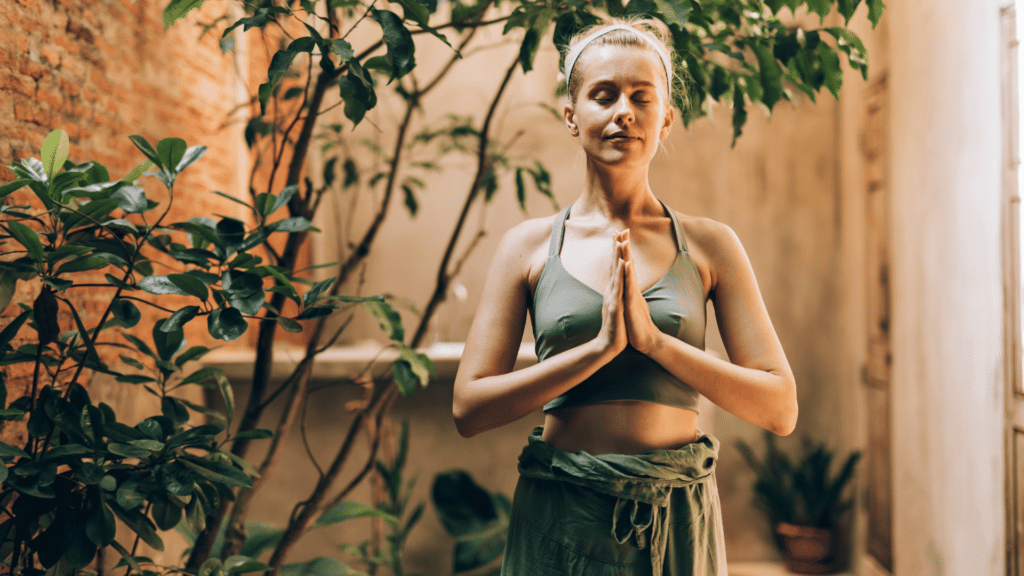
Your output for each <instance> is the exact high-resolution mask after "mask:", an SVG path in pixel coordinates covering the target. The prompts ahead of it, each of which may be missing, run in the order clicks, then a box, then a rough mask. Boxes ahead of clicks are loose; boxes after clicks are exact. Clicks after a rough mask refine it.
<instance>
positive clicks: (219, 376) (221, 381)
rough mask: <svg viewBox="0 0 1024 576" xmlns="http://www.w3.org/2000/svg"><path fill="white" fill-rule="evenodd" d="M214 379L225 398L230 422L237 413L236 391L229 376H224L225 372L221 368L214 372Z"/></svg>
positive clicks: (225, 406)
mask: <svg viewBox="0 0 1024 576" xmlns="http://www.w3.org/2000/svg"><path fill="white" fill-rule="evenodd" d="M214 379H215V380H216V382H217V388H218V389H219V390H220V395H221V398H222V399H223V400H224V412H225V413H226V414H227V417H228V423H230V422H231V419H232V418H233V417H234V415H235V393H234V390H232V388H231V382H229V381H228V379H227V377H226V376H224V372H222V371H221V370H220V369H218V370H217V372H216V373H215V374H214Z"/></svg>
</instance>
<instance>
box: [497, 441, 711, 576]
mask: <svg viewBox="0 0 1024 576" xmlns="http://www.w3.org/2000/svg"><path fill="white" fill-rule="evenodd" d="M542 430H543V428H541V427H538V428H536V429H534V431H533V433H532V434H531V435H530V441H529V444H528V445H527V446H526V448H524V449H523V453H522V454H521V455H520V456H519V472H520V477H519V484H518V485H517V486H516V492H515V497H514V498H513V501H512V517H511V519H510V525H509V532H508V540H507V543H506V546H505V558H504V561H503V563H502V567H501V574H502V576H554V575H556V574H557V575H563V574H570V575H578V576H613V575H614V576H634V575H644V576H649V575H653V576H726V565H725V539H724V536H723V534H722V513H721V505H720V503H719V499H718V488H717V486H716V484H715V461H716V459H717V457H718V440H716V439H715V438H713V437H711V436H708V435H706V434H705V435H702V436H700V438H698V439H697V441H696V442H694V443H692V444H688V445H686V446H683V447H682V448H680V449H678V450H654V451H651V452H646V453H644V454H638V455H636V456H627V455H622V454H602V455H599V456H592V455H590V454H588V453H586V452H564V451H562V450H556V449H554V448H552V447H551V445H549V444H548V443H546V442H544V441H543V440H541V432H542Z"/></svg>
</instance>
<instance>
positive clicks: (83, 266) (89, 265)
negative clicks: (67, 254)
mask: <svg viewBox="0 0 1024 576" xmlns="http://www.w3.org/2000/svg"><path fill="white" fill-rule="evenodd" d="M109 265H110V262H109V261H107V259H106V258H103V257H101V256H82V257H81V258H76V259H74V260H71V261H69V262H65V263H63V264H61V265H60V266H59V267H57V271H56V272H55V274H58V275H60V274H64V273H66V272H85V271H87V270H99V269H100V268H106V267H107V266H109Z"/></svg>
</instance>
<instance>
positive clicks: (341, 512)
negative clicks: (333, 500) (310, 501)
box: [315, 501, 398, 526]
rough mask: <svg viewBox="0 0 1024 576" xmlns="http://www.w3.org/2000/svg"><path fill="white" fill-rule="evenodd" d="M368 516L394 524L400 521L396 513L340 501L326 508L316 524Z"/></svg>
mask: <svg viewBox="0 0 1024 576" xmlns="http://www.w3.org/2000/svg"><path fill="white" fill-rule="evenodd" d="M368 517H374V518H381V519H383V520H385V521H387V522H390V523H392V524H396V523H397V522H398V518H395V516H394V515H392V514H388V513H387V512H384V511H383V510H378V509H377V508H371V507H369V506H367V505H365V504H361V503H359V502H347V501H346V502H339V503H337V504H335V505H334V506H331V507H330V508H328V509H327V510H324V512H323V514H321V515H320V517H319V518H317V519H316V523H315V526H333V525H335V524H340V523H342V522H345V521H346V520H353V519H355V518H368Z"/></svg>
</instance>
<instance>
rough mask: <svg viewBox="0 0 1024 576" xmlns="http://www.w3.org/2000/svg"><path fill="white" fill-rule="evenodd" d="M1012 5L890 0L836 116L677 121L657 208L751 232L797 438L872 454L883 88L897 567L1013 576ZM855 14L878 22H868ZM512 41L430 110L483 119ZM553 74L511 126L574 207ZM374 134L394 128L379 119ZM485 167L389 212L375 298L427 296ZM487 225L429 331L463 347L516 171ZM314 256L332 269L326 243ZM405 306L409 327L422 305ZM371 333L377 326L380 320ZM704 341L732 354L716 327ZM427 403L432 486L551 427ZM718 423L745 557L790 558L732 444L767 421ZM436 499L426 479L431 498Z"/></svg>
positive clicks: (530, 93) (444, 179) (813, 108)
mask: <svg viewBox="0 0 1024 576" xmlns="http://www.w3.org/2000/svg"><path fill="white" fill-rule="evenodd" d="M998 8H999V2H996V1H993V0H987V1H983V2H982V1H978V2H962V3H958V4H957V5H956V6H950V5H948V3H935V2H929V1H927V0H917V1H912V2H904V3H896V4H894V5H893V6H890V7H889V8H888V9H887V13H886V16H885V19H884V20H883V25H882V26H881V27H880V28H879V29H878V30H875V31H871V30H870V28H869V27H868V26H867V25H859V28H858V32H859V33H860V34H861V36H862V38H864V39H865V41H866V42H867V44H868V48H869V53H870V54H871V58H872V69H871V70H872V77H871V79H870V82H864V81H863V80H861V79H860V78H859V77H857V76H855V75H853V74H847V76H846V77H845V79H844V88H843V97H842V100H841V102H840V103H839V104H838V105H837V104H836V103H835V101H834V100H833V99H832V98H831V96H830V95H828V94H823V95H821V97H819V100H818V104H817V105H812V104H810V103H809V102H807V101H806V99H804V98H803V97H800V98H798V99H797V101H796V102H795V104H794V105H793V106H789V105H786V104H782V105H780V106H779V108H778V109H777V110H776V112H775V114H774V116H773V117H772V118H771V120H767V119H765V118H764V117H763V116H762V115H760V114H758V113H757V111H756V110H751V121H750V125H749V126H748V128H747V131H746V132H747V133H746V134H745V135H744V137H743V138H741V140H740V142H739V144H738V145H737V147H736V148H735V149H733V150H730V148H729V118H728V110H726V109H723V108H716V110H715V111H714V116H715V118H714V121H713V122H712V121H708V120H701V121H700V122H698V123H696V124H695V125H694V126H693V127H691V129H690V130H689V131H686V130H683V129H682V126H681V125H679V126H677V127H676V129H675V130H674V131H673V134H672V136H671V137H670V139H669V141H668V142H667V143H666V149H667V151H666V152H665V153H664V154H663V155H659V156H658V158H657V159H656V160H655V163H654V165H653V167H652V175H651V182H652V187H653V188H654V190H655V193H656V194H658V195H659V197H661V198H662V199H664V200H665V201H666V202H667V203H669V204H670V205H671V206H673V207H674V208H675V209H677V210H679V211H682V212H685V213H688V214H696V215H702V216H708V217H711V218H713V219H716V220H720V221H723V222H725V223H727V224H729V225H730V226H732V227H733V228H734V229H735V230H736V232H737V234H738V235H739V237H740V239H741V240H742V241H743V242H744V245H745V246H746V248H747V251H748V254H749V256H750V259H751V262H752V264H753V266H754V270H755V272H756V274H757V277H758V281H759V285H760V288H761V291H762V294H763V296H764V298H765V301H766V305H767V307H768V310H769V312H770V314H771V317H772V320H773V322H774V324H775V327H776V330H777V331H778V333H779V336H780V339H781V340H782V343H783V346H784V348H785V349H786V352H787V355H788V356H789V360H790V363H791V365H792V366H793V369H794V372H795V374H796V376H797V381H798V385H799V390H800V403H801V418H800V424H799V427H798V429H797V434H796V436H798V437H799V436H800V435H802V434H803V433H804V432H807V433H810V434H811V435H813V436H814V437H816V438H820V439H824V440H828V441H829V442H830V443H832V444H833V445H834V446H837V447H838V448H839V449H840V450H841V451H843V452H845V451H847V450H849V449H853V448H864V447H865V445H866V426H865V422H866V420H867V419H868V418H870V417H872V415H871V414H867V413H866V409H865V407H864V405H865V401H866V399H865V391H864V388H863V383H862V376H861V373H862V370H863V366H864V363H865V360H866V345H865V341H866V323H867V320H866V317H865V314H866V303H865V295H866V289H867V278H866V270H865V266H866V261H865V254H864V250H865V246H866V244H867V236H866V234H867V233H868V232H867V231H866V229H865V222H866V214H865V201H866V198H865V173H864V169H865V166H864V154H863V139H864V137H865V132H864V130H865V126H864V108H865V103H864V98H865V94H866V91H867V89H868V86H869V85H870V84H871V83H872V82H875V81H877V80H878V79H879V78H881V77H882V76H883V75H885V76H887V77H888V81H889V96H888V98H889V100H888V104H889V106H890V118H891V123H890V125H889V126H888V127H886V128H885V130H886V137H887V138H888V141H889V146H890V150H891V155H890V157H889V158H888V164H889V166H890V169H889V175H888V177H889V180H890V182H891V193H892V198H893V201H892V211H891V219H892V231H891V234H892V242H893V244H892V258H893V310H892V312H893V319H894V325H893V347H894V364H893V382H892V386H893V409H894V428H893V444H894V485H895V493H894V499H895V504H894V505H895V525H894V534H895V536H894V539H895V542H894V548H895V554H894V555H895V564H896V565H895V568H896V569H895V573H896V574H899V575H901V576H902V575H917V574H946V575H958V576H959V575H968V574H971V575H973V574H993V575H995V574H1001V573H1002V567H1003V553H1004V552H1003V546H1004V544H1003V508H1002V507H1003V499H1002V478H1003V476H1002V475H1003V461H1002V459H1003V452H1002V438H1001V429H1002V400H1001V399H1002V392H1001V390H1002V389H1001V386H1002V383H1001V378H1002V375H1001V373H1000V366H1001V361H1002V340H1001V338H1002V332H1001V330H1002V320H1001V314H1002V305H1001V303H1002V301H1001V298H1002V292H1001V272H1000V259H999V258H1000V243H999V225H1000V214H999V189H1000V188H999V186H1000V182H999V174H1000V170H999V158H1000V153H1001V150H1000V147H999V146H1000V144H999V142H1000V117H999V101H998V95H999V68H998V62H999V52H998V44H997V42H998V27H997V18H998ZM862 10H863V8H862ZM857 18H858V19H859V20H863V18H864V15H863V13H858V16H857ZM493 42H498V40H497V39H493ZM513 49H514V48H512V47H509V46H506V47H504V48H502V47H500V46H499V47H496V48H493V49H490V50H487V51H486V52H481V53H477V54H475V55H474V56H472V57H471V58H469V59H468V60H467V62H465V63H464V64H463V65H462V66H464V67H465V68H466V70H464V75H463V76H459V77H458V78H454V79H453V80H452V82H453V88H452V92H450V93H445V94H437V95H434V96H432V97H431V99H430V100H428V102H427V106H426V109H427V110H430V111H431V113H432V114H437V115H440V114H442V113H444V112H448V111H452V112H459V113H467V112H469V111H471V110H470V109H472V110H475V113H476V114H478V115H479V114H481V113H482V111H481V107H482V106H483V103H485V102H486V99H487V98H488V95H489V93H490V91H491V90H493V86H494V85H495V84H496V81H497V79H498V77H499V74H500V73H501V71H502V68H503V67H504V66H505V65H506V62H507V61H508V60H509V57H508V53H509V51H510V50H513ZM424 52H425V51H424ZM420 58H421V60H422V61H427V60H426V57H425V56H420ZM555 77H556V72H555V55H554V53H553V52H552V51H550V50H547V51H544V52H542V54H541V56H540V57H539V59H538V70H537V71H536V72H534V73H533V74H531V75H529V76H527V77H525V78H524V77H522V76H517V78H516V79H515V80H514V81H513V84H512V86H511V87H510V89H509V93H508V94H507V97H506V100H505V101H504V102H503V106H502V113H501V117H502V119H503V126H502V133H504V134H513V133H515V132H516V131H518V130H524V131H525V132H524V135H523V136H522V137H521V139H520V140H519V141H518V146H517V148H516V150H517V151H519V152H520V153H523V154H530V155H536V156H539V157H541V158H543V159H544V161H545V162H546V163H547V165H548V166H549V168H551V169H552V172H553V177H554V182H555V188H556V195H557V196H558V200H559V203H560V204H561V205H563V206H564V205H565V204H566V203H568V202H570V201H571V200H572V199H573V198H574V197H575V196H576V194H577V192H578V189H579V186H580V182H581V179H582V178H581V177H582V171H583V162H582V157H581V156H580V153H579V152H578V151H577V149H576V148H575V147H574V145H573V143H572V142H571V141H570V139H569V138H568V137H567V136H566V135H565V134H564V130H563V128H562V127H561V125H560V124H559V122H558V121H556V120H555V119H553V118H551V117H550V115H549V114H548V113H546V112H544V111H543V110H540V109H539V108H537V107H535V106H533V104H532V103H533V102H535V101H538V100H540V101H543V102H546V103H548V104H549V105H552V106H555V107H560V106H561V102H560V101H558V100H556V99H555V98H554V97H553V96H551V93H552V87H553V85H554V82H555ZM453 94H456V95H458V97H455V96H453ZM442 111H443V112H442ZM378 123H379V125H382V126H383V125H385V124H386V119H385V117H383V116H381V117H378ZM470 166H471V163H470V161H469V160H460V161H458V162H453V163H452V168H454V169H455V170H453V171H451V172H449V173H447V174H445V175H442V176H437V177H434V178H432V179H431V180H429V188H428V191H427V192H425V193H424V194H423V195H422V197H421V200H422V210H423V212H422V213H421V215H420V216H419V217H417V218H415V219H410V218H409V217H408V215H407V214H406V213H405V211H404V208H403V207H402V206H401V205H400V203H396V204H395V205H394V206H393V207H392V213H391V214H390V215H389V218H390V220H389V221H388V223H387V224H386V226H385V230H384V232H383V236H382V238H381V241H380V244H379V246H378V252H376V253H375V256H374V257H373V258H372V259H371V260H372V261H371V262H370V264H369V266H368V268H367V275H366V284H365V286H364V287H363V291H364V293H373V292H379V291H397V289H398V288H399V287H400V288H401V292H399V294H400V295H401V296H404V297H407V298H409V299H410V300H411V301H413V302H415V303H416V305H418V306H422V304H423V303H424V302H425V300H426V297H427V295H428V294H429V290H430V289H431V279H432V278H433V276H434V273H435V266H436V262H437V261H438V260H439V258H440V254H441V250H442V247H443V241H444V239H445V238H446V231H447V230H448V229H449V228H450V225H451V222H452V221H453V218H454V216H453V208H452V206H453V204H454V203H460V202H461V200H462V198H463V197H464V194H465V191H466V187H467V185H468V178H469V175H467V174H466V173H465V172H464V170H466V169H468V168H469V167H470ZM459 168H461V169H462V170H463V171H460V170H458V169H459ZM529 204H530V208H531V215H532V216H540V215H544V214H549V213H550V212H551V210H552V209H551V207H550V206H549V205H548V204H547V203H546V201H545V200H543V199H542V198H540V197H539V196H537V195H535V194H533V195H531V196H530V198H529ZM477 216H479V215H476V216H474V219H473V221H474V222H476V220H475V218H476V217H477ZM481 217H482V218H484V222H485V226H486V229H487V230H488V236H487V237H486V238H485V239H484V241H483V242H481V244H480V246H479V247H478V249H477V252H476V253H475V254H474V255H473V257H471V258H470V259H469V260H468V262H467V264H466V268H465V271H464V273H463V275H462V277H461V279H460V280H461V282H462V283H463V284H464V285H465V286H466V288H467V293H468V298H467V299H466V300H465V301H457V300H453V301H450V302H449V303H447V304H445V305H444V307H442V309H441V311H440V312H439V314H438V321H439V324H438V326H437V327H436V329H435V331H434V338H435V339H440V340H457V339H460V338H462V337H464V335H465V331H466V329H467V328H468V324H469V322H470V321H471V318H472V313H473V310H474V309H475V307H476V303H477V299H478V297H479V296H478V295H479V291H480V285H481V282H482V277H483V273H484V271H485V270H486V266H487V262H488V260H489V257H490V254H492V253H493V251H494V247H495V244H496V242H497V239H498V238H499V237H500V236H501V234H502V233H503V232H504V230H506V229H507V228H508V227H510V226H511V225H514V224H515V223H516V222H519V221H520V220H521V219H522V218H523V216H522V215H521V213H520V212H519V210H518V208H517V207H516V206H515V202H514V197H513V189H512V184H511V180H510V179H506V180H505V181H503V190H502V192H501V193H500V196H499V197H498V198H497V199H496V200H495V201H494V203H493V204H492V205H491V206H490V207H489V208H488V209H487V211H486V214H485V215H483V216H481ZM324 247H326V243H324V244H323V245H321V246H320V247H319V248H324ZM319 248H318V249H319ZM319 256H320V258H321V259H322V260H326V259H329V258H331V255H330V250H322V251H321V253H320V255H319ZM396 274H397V275H398V278H400V279H401V281H400V282H396ZM405 316H406V317H407V318H410V320H407V322H408V323H410V324H411V315H410V314H405ZM710 318H713V316H712V317H709V319H710ZM361 330H362V332H361V335H372V334H373V324H372V322H369V321H367V322H364V323H363V324H362V326H361ZM708 342H709V349H713V350H719V351H721V344H720V341H719V340H718V338H717V333H716V329H715V327H714V325H713V321H711V322H710V325H709V337H708ZM436 384H437V385H440V386H450V382H438V383H436ZM429 398H434V399H433V400H430V399H429ZM429 398H428V396H424V397H423V399H422V401H421V402H418V401H416V400H415V397H414V398H412V399H409V400H407V401H405V402H406V403H407V406H408V407H407V408H404V409H403V408H401V406H400V407H399V410H400V411H401V412H403V413H407V414H409V415H410V416H411V417H413V418H414V422H413V428H414V430H413V431H414V447H415V446H417V443H418V445H419V448H421V449H422V452H421V455H420V456H419V458H423V460H422V461H421V462H420V465H421V466H422V469H423V471H424V475H425V476H426V475H428V471H429V470H440V469H444V468H446V467H449V466H450V465H452V466H454V465H458V466H460V467H465V468H468V469H470V470H471V471H472V472H473V473H474V475H475V476H477V478H478V479H479V480H480V481H481V483H482V484H484V485H485V486H487V487H488V488H491V489H495V490H502V491H505V492H510V491H511V487H512V486H513V485H514V481H515V471H514V458H515V455H516V453H517V451H518V446H519V445H520V444H521V443H522V440H523V435H524V434H525V432H526V431H527V430H528V429H529V428H530V427H531V426H532V425H533V422H534V421H536V419H527V420H530V421H529V422H527V421H525V420H524V421H523V422H520V423H517V424H516V425H513V426H509V427H506V428H505V429H502V430H496V431H492V432H488V433H486V434H483V435H481V436H479V437H477V438H474V439H473V440H471V441H464V440H461V439H459V438H458V437H457V436H456V435H455V433H454V428H453V426H452V425H451V422H450V420H449V415H448V413H447V399H448V398H450V391H447V390H446V391H445V392H444V393H443V394H442V393H440V392H437V391H436V390H435V391H433V392H430V393H429ZM413 407H414V408H413ZM707 412H708V413H706V414H705V415H703V416H702V421H703V422H704V426H705V427H707V428H708V429H710V430H712V431H713V432H714V433H715V434H716V435H717V436H718V437H719V438H720V439H721V440H722V441H723V450H722V458H721V461H720V468H719V478H718V480H719V485H720V487H721V492H722V495H723V509H724V512H725V517H726V534H727V539H728V547H729V548H728V549H729V556H730V559H732V560H742V559H763V558H772V557H775V556H776V552H775V551H774V549H773V547H772V545H771V543H770V540H769V538H770V536H769V534H770V533H769V529H768V527H767V525H766V523H765V522H764V520H763V519H762V517H761V515H760V514H759V512H758V511H757V510H755V509H753V508H752V506H751V505H750V486H751V483H752V475H751V474H750V473H749V472H748V471H747V470H746V469H745V467H744V466H743V464H742V463H741V462H740V460H739V457H738V454H737V452H736V450H735V447H734V442H735V440H736V439H741V438H742V439H747V440H748V441H753V442H759V441H760V433H759V430H758V429H756V428H755V427H754V426H752V425H749V424H747V423H745V422H742V421H740V420H738V419H737V418H734V417H732V416H730V415H728V414H726V413H724V412H723V411H721V410H718V409H715V408H713V407H712V408H711V409H710V410H708V411H707ZM417 430H419V432H417ZM794 444H795V442H794ZM411 465H412V466H413V467H415V466H416V465H417V463H416V462H415V461H414V462H413V463H412V464H411ZM864 472H865V469H864V467H863V464H862V467H861V470H860V478H858V485H857V490H856V492H857V495H858V506H857V507H856V509H855V510H856V514H855V517H854V534H855V544H854V550H855V554H854V555H855V556H857V557H860V556H862V555H863V547H864V544H863V541H864V534H863V532H864V526H863V515H864V508H863V490H864V487H865V486H864V483H863V477H864ZM424 484H425V483H424ZM426 488H427V487H426V486H421V487H420V490H421V492H419V494H421V495H422V497H424V498H425V497H426V494H427V493H426ZM428 516H429V518H428V519H427V520H425V522H426V524H425V526H424V528H423V530H424V532H426V534H421V535H419V536H417V537H415V538H414V540H413V542H412V544H411V546H412V549H411V554H412V556H413V557H416V558H419V559H420V560H417V562H419V561H423V562H425V564H424V566H428V565H436V564H433V562H438V561H439V560H434V561H432V562H431V561H427V560H425V558H427V557H429V556H430V554H429V553H428V552H426V550H430V549H431V548H430V547H431V546H436V544H435V543H434V542H436V541H435V540H432V538H433V536H434V535H433V534H432V533H433V532H436V531H437V530H438V527H437V525H436V524H435V523H434V522H436V521H435V520H433V517H432V516H430V515H428ZM441 541H442V542H443V541H444V540H443V539H442V540H441ZM442 556H443V555H442ZM439 566H443V564H441V565H439Z"/></svg>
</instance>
